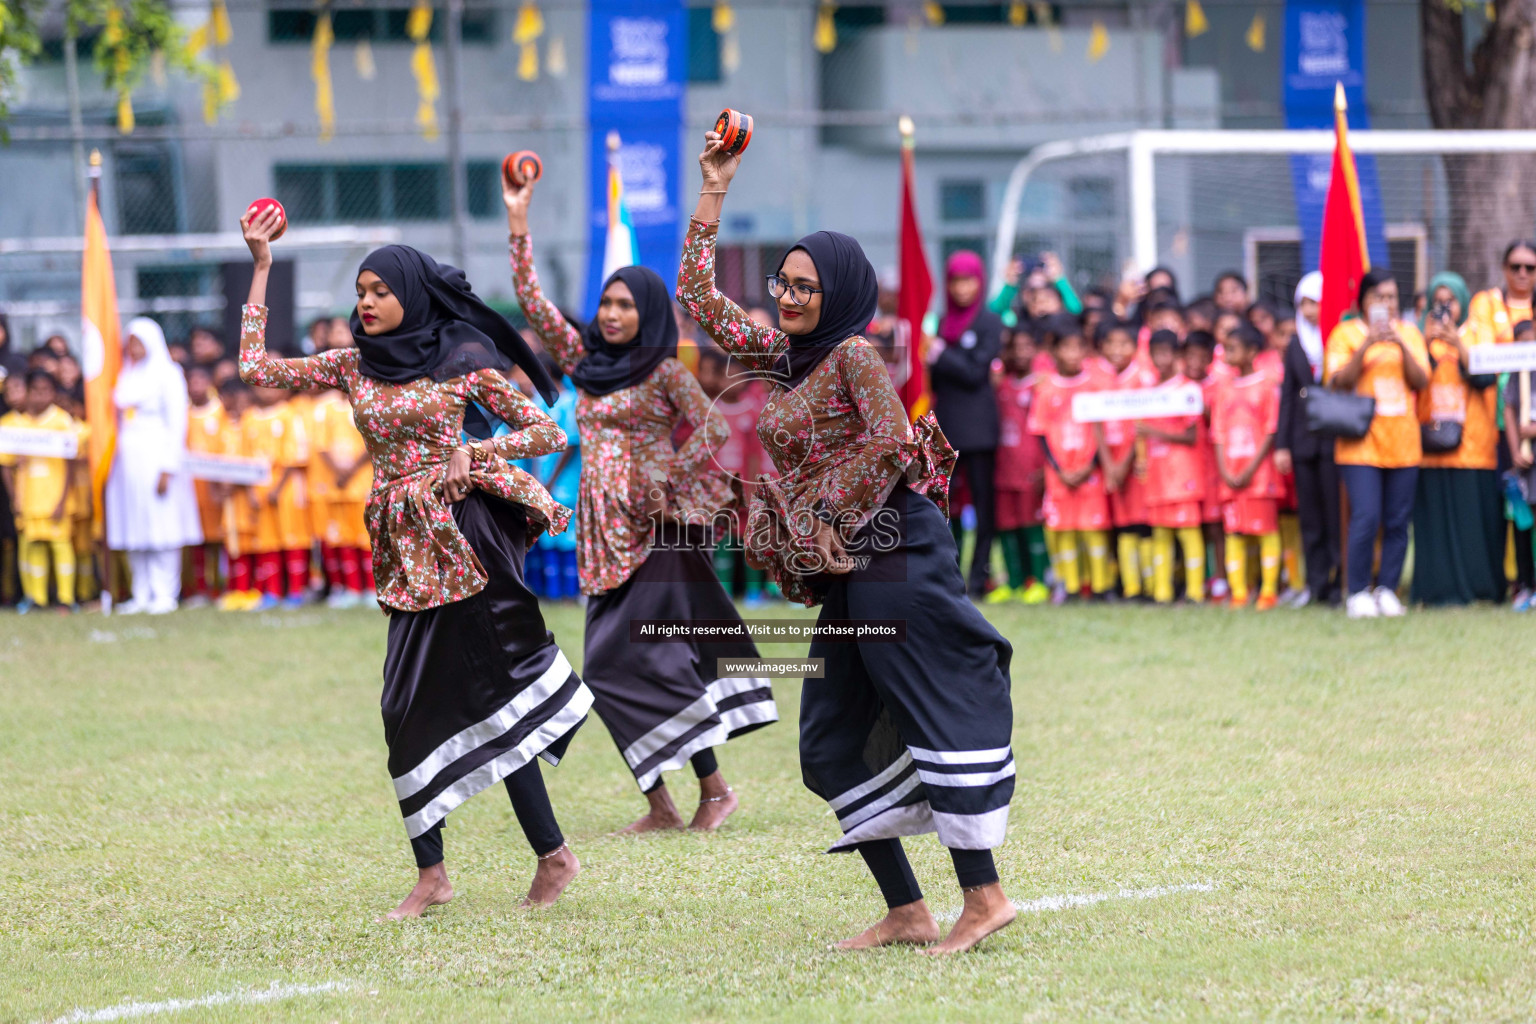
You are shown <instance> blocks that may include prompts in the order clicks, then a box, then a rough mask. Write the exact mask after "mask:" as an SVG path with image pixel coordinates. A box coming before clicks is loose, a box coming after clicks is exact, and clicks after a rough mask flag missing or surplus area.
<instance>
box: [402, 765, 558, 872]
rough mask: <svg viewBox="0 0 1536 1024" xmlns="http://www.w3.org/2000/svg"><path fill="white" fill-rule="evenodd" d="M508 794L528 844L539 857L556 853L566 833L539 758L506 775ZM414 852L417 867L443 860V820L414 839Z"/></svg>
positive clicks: (412, 848) (428, 865)
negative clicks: (559, 820) (553, 803)
mask: <svg viewBox="0 0 1536 1024" xmlns="http://www.w3.org/2000/svg"><path fill="white" fill-rule="evenodd" d="M506 783H507V795H508V796H510V797H511V798H512V813H514V814H516V815H517V823H518V824H519V825H521V826H522V827H523V835H524V836H526V837H527V838H528V845H529V846H531V847H533V852H534V853H535V854H537V855H539V856H540V857H542V856H544V855H545V854H546V853H554V852H555V851H556V850H558V849H560V847H562V846H564V845H565V836H563V835H561V834H560V826H559V825H558V824H557V823H556V822H555V809H554V808H553V807H551V806H550V805H549V792H548V791H547V790H546V789H545V788H544V776H543V775H541V774H539V761H538V758H534V759H533V760H532V761H529V762H528V763H527V764H525V765H523V766H522V767H521V768H519V769H518V770H517V771H515V772H513V773H512V774H511V775H508V776H507V779H506ZM411 852H413V853H414V854H416V866H417V867H418V868H429V867H431V866H432V865H434V864H441V863H442V862H443V823H442V822H438V823H437V824H436V825H433V826H432V827H431V828H429V829H427V830H426V831H425V832H423V833H422V834H421V835H419V836H417V837H416V838H415V839H412V840H411Z"/></svg>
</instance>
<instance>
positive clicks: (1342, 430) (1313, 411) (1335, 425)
mask: <svg viewBox="0 0 1536 1024" xmlns="http://www.w3.org/2000/svg"><path fill="white" fill-rule="evenodd" d="M1301 401H1302V404H1303V405H1304V406H1305V409H1306V414H1307V430H1308V431H1309V432H1310V433H1313V434H1317V435H1318V436H1320V437H1343V438H1349V439H1350V440H1355V439H1358V438H1362V437H1364V436H1365V435H1366V434H1369V433H1370V432H1371V419H1372V418H1373V417H1374V416H1375V415H1376V399H1374V398H1372V397H1371V396H1369V395H1357V394H1355V393H1354V392H1353V391H1335V390H1334V389H1333V388H1325V387H1323V386H1322V385H1320V384H1312V385H1308V386H1307V387H1304V388H1302V389H1301Z"/></svg>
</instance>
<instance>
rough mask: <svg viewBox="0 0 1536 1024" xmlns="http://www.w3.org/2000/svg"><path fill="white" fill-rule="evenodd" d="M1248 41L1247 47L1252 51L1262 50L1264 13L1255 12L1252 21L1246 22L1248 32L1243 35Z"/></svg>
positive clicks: (1261, 51) (1259, 51)
mask: <svg viewBox="0 0 1536 1024" xmlns="http://www.w3.org/2000/svg"><path fill="white" fill-rule="evenodd" d="M1243 38H1244V39H1245V40H1247V42H1248V49H1250V50H1252V51H1253V52H1254V53H1263V52H1264V15H1263V14H1255V15H1254V16H1253V21H1251V22H1249V24H1248V34H1247V35H1246V36H1244V37H1243Z"/></svg>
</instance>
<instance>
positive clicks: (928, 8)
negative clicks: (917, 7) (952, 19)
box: [923, 0, 944, 25]
mask: <svg viewBox="0 0 1536 1024" xmlns="http://www.w3.org/2000/svg"><path fill="white" fill-rule="evenodd" d="M923 14H924V15H926V16H927V18H928V24H930V25H942V24H944V5H943V4H940V3H935V2H934V0H928V2H927V3H925V4H923Z"/></svg>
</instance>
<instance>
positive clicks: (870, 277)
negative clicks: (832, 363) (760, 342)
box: [773, 231, 880, 388]
mask: <svg viewBox="0 0 1536 1024" xmlns="http://www.w3.org/2000/svg"><path fill="white" fill-rule="evenodd" d="M796 249H802V250H804V251H805V254H806V255H807V256H809V257H810V258H811V262H812V263H814V264H816V276H817V277H819V278H821V319H820V320H818V321H817V322H816V328H815V329H814V330H813V331H811V333H809V334H791V335H789V351H788V352H786V353H785V354H784V358H783V359H782V360H780V362H779V369H778V371H776V372H775V373H774V374H773V376H774V377H775V378H776V379H778V380H780V381H781V382H782V383H784V384H787V385H788V386H789V387H791V388H797V387H799V386H800V385H801V383H803V382H804V381H805V379H806V378H807V377H809V376H810V375H811V373H812V372H813V371H814V370H815V369H816V367H818V366H820V365H821V361H822V360H823V359H825V358H827V356H828V355H830V354H831V353H832V350H833V349H834V348H836V347H837V346H839V345H841V344H842V343H843V342H845V341H847V340H848V339H849V338H851V337H853V336H854V335H857V334H862V333H864V332H865V331H866V330H868V329H869V323H870V321H871V320H873V319H874V318H875V311H876V303H877V302H878V301H879V298H880V282H879V280H878V279H877V278H876V277H875V268H874V267H873V266H871V265H870V262H869V258H868V257H866V256H865V255H864V250H863V249H862V248H861V247H860V246H859V243H858V241H857V240H856V239H854V238H852V237H850V236H848V235H845V234H842V233H841V232H838V231H817V232H815V233H814V234H810V235H806V236H805V237H804V238H802V239H800V241H798V242H796V243H795V244H794V245H793V246H791V247H790V250H789V252H786V253H785V254H784V259H788V258H789V253H790V252H794V251H795V250H796ZM783 270H784V260H780V261H779V271H780V272H781V273H782V272H783ZM786 369H787V374H786V373H785V372H784V371H785V370H786Z"/></svg>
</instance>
